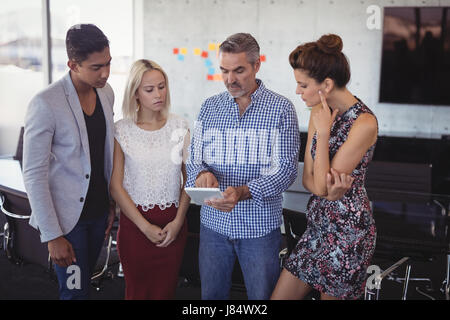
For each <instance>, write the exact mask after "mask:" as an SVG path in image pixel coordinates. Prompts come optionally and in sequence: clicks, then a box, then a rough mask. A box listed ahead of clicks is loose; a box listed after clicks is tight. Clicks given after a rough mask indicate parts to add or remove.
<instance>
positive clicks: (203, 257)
mask: <svg viewBox="0 0 450 320" xmlns="http://www.w3.org/2000/svg"><path fill="white" fill-rule="evenodd" d="M219 59H220V68H221V70H222V76H223V81H224V83H225V86H226V88H227V91H225V92H223V93H220V94H218V95H215V96H213V97H210V98H208V99H207V100H206V101H205V102H204V103H203V105H202V108H201V110H200V114H199V116H198V120H197V122H196V125H195V129H194V134H193V137H192V141H191V146H190V157H189V159H188V162H187V164H186V168H187V174H188V179H187V182H186V187H193V186H196V187H219V188H220V189H221V190H222V191H223V195H224V198H223V199H220V200H213V201H208V202H207V203H205V205H203V206H202V209H201V226H200V249H199V266H200V279H201V286H202V299H228V297H229V292H230V287H231V275H232V271H233V267H234V263H235V260H236V256H237V258H238V259H239V264H240V265H241V268H242V273H243V275H244V281H245V286H246V288H247V296H248V298H249V299H268V298H269V297H270V295H271V293H272V291H273V289H274V287H275V284H276V282H277V280H278V277H279V273H280V267H279V261H278V252H279V250H280V245H281V232H280V225H281V223H282V193H283V192H284V191H285V190H286V189H287V188H288V187H289V186H290V185H291V184H292V183H293V182H294V180H295V178H296V176H297V163H298V152H299V148H300V134H299V128H298V120H297V115H296V112H295V109H294V106H293V104H292V103H291V102H290V101H289V100H288V99H286V98H285V97H283V96H281V95H279V94H277V93H274V92H273V91H270V90H269V89H267V88H266V87H265V86H264V84H263V83H262V81H261V80H259V79H256V73H257V72H258V71H259V68H260V65H261V62H260V54H259V45H258V43H257V42H256V40H255V39H254V38H253V37H252V36H251V35H250V34H244V33H238V34H234V35H232V36H230V37H228V39H226V40H225V41H224V42H223V43H222V44H221V46H220V50H219Z"/></svg>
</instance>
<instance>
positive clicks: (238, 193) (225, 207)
mask: <svg viewBox="0 0 450 320" xmlns="http://www.w3.org/2000/svg"><path fill="white" fill-rule="evenodd" d="M195 186H196V187H197V188H218V187H219V182H218V181H217V178H216V177H215V176H214V175H213V174H212V173H211V172H209V171H203V172H201V173H200V174H199V175H198V176H197V179H196V180H195ZM186 189H188V188H186ZM186 192H187V193H188V194H189V192H188V191H187V190H186ZM250 198H251V194H250V191H249V190H248V187H247V186H246V185H244V186H239V187H228V188H227V189H226V190H225V191H224V192H222V197H221V198H218V197H216V198H215V199H205V201H204V204H206V205H208V206H211V207H213V208H216V209H217V210H220V211H224V212H230V211H231V210H233V208H234V207H235V206H236V204H237V203H238V201H241V200H246V199H250ZM194 201H195V200H194ZM199 204H200V203H199Z"/></svg>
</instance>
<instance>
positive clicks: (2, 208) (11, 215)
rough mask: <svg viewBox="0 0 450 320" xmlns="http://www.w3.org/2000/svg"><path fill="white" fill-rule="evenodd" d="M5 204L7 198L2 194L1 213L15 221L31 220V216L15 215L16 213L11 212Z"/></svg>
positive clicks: (0, 200) (0, 197) (0, 201)
mask: <svg viewBox="0 0 450 320" xmlns="http://www.w3.org/2000/svg"><path fill="white" fill-rule="evenodd" d="M4 204H5V197H4V196H3V195H2V194H1V193H0V211H1V212H3V213H4V214H5V215H7V216H8V217H11V218H15V219H29V218H30V217H31V215H21V214H15V213H12V212H9V211H8V210H6V209H5V207H4V206H3V205H4Z"/></svg>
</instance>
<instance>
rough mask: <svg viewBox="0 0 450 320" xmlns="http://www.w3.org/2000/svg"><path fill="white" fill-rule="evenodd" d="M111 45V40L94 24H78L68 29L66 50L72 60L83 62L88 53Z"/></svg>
mask: <svg viewBox="0 0 450 320" xmlns="http://www.w3.org/2000/svg"><path fill="white" fill-rule="evenodd" d="M106 47H109V40H108V38H107V37H106V36H105V35H104V34H103V32H102V30H100V29H99V28H98V27H97V26H95V25H93V24H77V25H74V26H73V27H71V28H70V29H69V30H68V31H67V35H66V50H67V56H68V57H69V59H70V60H73V61H75V62H76V63H79V64H81V62H83V61H84V60H86V59H87V57H88V55H90V54H91V53H94V52H100V51H103V49H105V48H106Z"/></svg>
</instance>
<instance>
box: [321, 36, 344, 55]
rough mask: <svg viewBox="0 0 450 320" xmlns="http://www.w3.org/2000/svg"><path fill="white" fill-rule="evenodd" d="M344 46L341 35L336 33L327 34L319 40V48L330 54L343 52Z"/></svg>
mask: <svg viewBox="0 0 450 320" xmlns="http://www.w3.org/2000/svg"><path fill="white" fill-rule="evenodd" d="M343 46H344V45H343V43H342V39H341V37H339V36H338V35H336V34H326V35H323V36H322V37H320V39H319V40H317V47H318V49H319V50H321V51H323V52H325V53H328V54H336V53H339V52H341V51H342V48H343Z"/></svg>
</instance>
